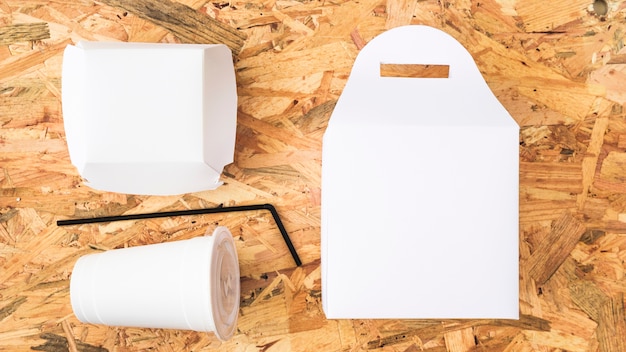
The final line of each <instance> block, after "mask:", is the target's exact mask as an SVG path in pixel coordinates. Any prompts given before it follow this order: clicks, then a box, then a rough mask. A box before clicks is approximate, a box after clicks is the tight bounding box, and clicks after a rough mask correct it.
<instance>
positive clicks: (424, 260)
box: [322, 26, 519, 319]
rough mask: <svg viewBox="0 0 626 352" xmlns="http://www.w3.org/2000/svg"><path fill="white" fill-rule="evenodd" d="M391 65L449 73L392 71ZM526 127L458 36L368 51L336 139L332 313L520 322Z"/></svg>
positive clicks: (326, 152)
mask: <svg viewBox="0 0 626 352" xmlns="http://www.w3.org/2000/svg"><path fill="white" fill-rule="evenodd" d="M381 64H423V65H448V66H449V76H448V78H399V77H381V76H380V65H381ZM518 133H519V127H518V125H517V124H516V123H515V121H514V120H513V119H512V118H511V117H510V115H509V114H508V113H507V111H506V110H505V109H504V108H503V107H502V105H501V104H500V103H499V102H498V100H497V99H496V98H495V96H494V95H493V93H492V92H491V91H490V89H489V87H488V86H487V84H486V83H485V81H484V80H483V78H482V76H481V74H480V72H479V70H478V68H477V67H476V65H475V63H474V61H473V59H472V57H471V55H470V54H469V53H468V52H467V50H465V48H464V47H463V46H462V45H461V44H459V43H458V42H457V41H456V40H455V39H454V38H452V37H451V36H449V35H448V34H446V33H444V32H442V31H440V30H437V29H434V28H430V27H426V26H406V27H400V28H396V29H392V30H390V31H388V32H385V33H383V34H381V35H380V36H378V37H376V38H375V39H373V40H372V41H371V42H370V43H368V44H367V45H366V46H365V48H363V50H362V51H361V52H360V54H359V56H358V57H357V59H356V61H355V63H354V67H353V69H352V73H351V75H350V78H349V80H348V83H347V84H346V87H345V89H344V91H343V93H342V95H341V97H340V98H339V101H338V103H337V105H336V107H335V110H334V112H333V114H332V116H331V118H330V122H329V125H328V129H327V130H326V133H325V135H324V144H323V156H322V272H323V274H322V300H323V308H324V311H325V313H326V316H327V317H328V318H329V319H335V318H394V319H402V318H441V319H443V318H512V319H516V318H518V280H519V278H518V172H519V171H518V170H519V167H518V162H519V137H518Z"/></svg>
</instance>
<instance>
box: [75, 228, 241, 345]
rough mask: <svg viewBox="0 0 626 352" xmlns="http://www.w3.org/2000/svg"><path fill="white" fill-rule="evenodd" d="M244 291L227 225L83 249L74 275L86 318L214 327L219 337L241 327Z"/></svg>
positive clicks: (78, 306)
mask: <svg viewBox="0 0 626 352" xmlns="http://www.w3.org/2000/svg"><path fill="white" fill-rule="evenodd" d="M239 297H240V282H239V263H238V260H237V252H236V250H235V245H234V243H233V238H232V235H231V233H230V231H228V229H227V228H226V227H223V226H220V227H218V228H216V229H215V230H214V231H213V234H212V235H211V236H204V237H196V238H192V239H188V240H182V241H174V242H166V243H160V244H152V245H146V246H138V247H129V248H123V249H114V250H109V251H106V252H102V253H97V254H89V255H86V256H83V257H81V258H79V259H78V261H77V262H76V264H75V265H74V270H73V271H72V277H71V280H70V298H71V302H72V310H73V311H74V314H75V315H76V317H77V318H78V319H79V320H80V321H82V322H85V323H92V324H105V325H112V326H130V327H142V328H165V329H182V330H195V331H202V332H213V333H215V335H216V336H217V337H218V338H219V339H221V340H227V339H229V338H230V337H232V335H233V333H234V332H235V330H236V328H237V317H238V314H239Z"/></svg>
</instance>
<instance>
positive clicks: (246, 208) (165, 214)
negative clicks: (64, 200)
mask: <svg viewBox="0 0 626 352" xmlns="http://www.w3.org/2000/svg"><path fill="white" fill-rule="evenodd" d="M252 210H268V211H269V212H270V213H271V214H272V218H274V222H275V223H276V226H277V227H278V230H279V231H280V234H281V235H282V236H283V240H285V244H286V245H287V248H289V253H291V256H292V257H293V260H294V261H295V262H296V265H297V266H301V265H302V261H301V260H300V257H299V256H298V253H297V252H296V249H295V248H294V246H293V243H292V242H291V238H289V234H288V233H287V230H285V226H284V225H283V222H282V221H281V220H280V217H279V216H278V212H277V211H276V208H275V207H274V206H273V205H271V204H255V205H237V206H232V207H224V206H219V207H217V208H203V209H189V210H175V211H165V212H156V213H143V214H128V215H114V216H101V217H96V218H84V219H68V220H58V221H57V226H69V225H82V224H94V223H101V222H110V221H124V220H142V219H154V218H166V217H170V216H188V215H200V214H215V213H228V212H239V211H252Z"/></svg>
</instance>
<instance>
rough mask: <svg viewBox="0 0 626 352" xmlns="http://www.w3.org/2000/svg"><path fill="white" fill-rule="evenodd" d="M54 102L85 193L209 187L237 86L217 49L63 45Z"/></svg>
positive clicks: (229, 134) (229, 133)
mask: <svg viewBox="0 0 626 352" xmlns="http://www.w3.org/2000/svg"><path fill="white" fill-rule="evenodd" d="M62 100H63V119H64V125H65V132H66V137H67V143H68V148H69V152H70V159H71V161H72V164H73V165H75V166H76V168H77V169H78V171H79V173H80V175H81V176H82V177H83V178H84V179H85V181H86V183H87V185H89V186H90V187H92V188H94V189H98V190H104V191H112V192H119V193H129V194H153V195H171V194H182V193H190V192H196V191H204V190H210V189H214V188H216V187H218V186H219V185H220V184H221V182H220V180H219V178H220V175H221V172H222V171H223V168H224V166H225V165H226V164H229V163H231V162H232V161H233V154H234V146H235V129H236V124H237V91H236V82H235V73H234V67H233V62H232V55H231V51H230V50H229V49H228V47H226V46H225V45H221V44H216V45H199V44H198V45H195V44H148V43H124V42H116V43H114V42H79V43H78V44H77V45H76V46H72V45H69V46H67V48H66V49H65V53H64V57H63V74H62Z"/></svg>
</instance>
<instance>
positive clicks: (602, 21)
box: [0, 0, 626, 352]
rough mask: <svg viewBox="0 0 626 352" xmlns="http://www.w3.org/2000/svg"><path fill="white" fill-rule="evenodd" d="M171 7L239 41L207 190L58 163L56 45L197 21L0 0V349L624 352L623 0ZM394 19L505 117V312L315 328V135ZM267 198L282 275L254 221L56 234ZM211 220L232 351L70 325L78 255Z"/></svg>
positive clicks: (185, 230) (164, 333)
mask: <svg viewBox="0 0 626 352" xmlns="http://www.w3.org/2000/svg"><path fill="white" fill-rule="evenodd" d="M180 2H181V3H184V4H185V5H186V6H188V7H190V8H192V9H194V10H196V11H197V12H198V13H199V14H202V15H203V16H208V17H211V18H214V19H216V20H217V21H219V22H221V23H223V24H226V25H228V26H229V27H230V28H234V29H236V30H237V31H238V32H241V33H243V34H245V38H246V39H245V40H244V41H243V47H242V48H241V51H240V53H239V54H238V55H237V56H236V57H235V60H236V70H237V80H238V92H239V114H238V133H237V148H236V161H235V163H233V164H232V165H229V166H228V167H227V168H226V171H225V172H224V175H223V180H224V181H225V185H224V186H222V187H220V188H219V189H218V190H216V191H210V192H201V193H195V194H187V195H183V196H172V197H147V196H130V195H121V194H113V193H106V192H98V191H94V190H92V189H90V188H88V187H86V186H84V185H83V183H82V181H81V179H80V177H79V175H78V174H77V171H76V170H75V169H74V168H73V167H72V165H71V164H70V160H69V156H68V151H67V146H66V142H65V136H64V130H63V116H62V112H61V95H60V92H61V86H60V78H61V69H60V68H61V62H62V51H63V49H64V48H65V46H66V45H67V44H70V43H75V42H77V41H78V40H81V39H85V40H120V41H144V42H188V41H190V40H193V38H196V37H194V33H195V32H194V31H198V33H199V32H201V31H202V32H203V33H205V34H206V28H193V27H191V28H189V27H185V28H178V27H172V25H171V22H174V23H177V22H176V21H172V20H171V18H169V17H176V16H179V14H177V13H172V14H170V16H166V17H165V19H161V20H156V19H153V20H150V18H149V16H147V15H146V14H145V13H143V14H142V13H133V12H131V11H129V10H127V9H123V8H118V7H112V6H114V5H115V4H116V3H121V2H117V1H113V0H107V1H104V2H93V1H89V0H81V1H39V0H37V1H35V0H33V1H30V0H0V102H1V103H0V168H1V171H2V172H0V187H1V190H0V266H1V268H2V269H1V270H0V350H3V351H20V350H31V349H35V350H44V351H67V350H68V349H69V350H71V351H105V350H108V351H139V350H164V351H181V350H188V351H200V350H213V349H220V350H224V351H288V350H293V351H306V350H316V351H344V350H346V351H348V350H353V351H359V350H366V349H372V350H381V351H603V352H604V351H625V350H626V345H625V342H624V341H625V340H626V338H625V336H624V334H625V332H626V322H625V321H624V291H626V281H624V271H625V265H624V260H625V259H626V236H625V234H626V176H624V175H625V167H626V122H625V120H624V117H625V113H624V110H623V104H624V103H625V102H626V84H625V83H624V82H625V80H624V77H626V65H625V64H626V49H623V36H624V31H625V30H626V28H625V27H626V25H625V24H624V17H625V15H626V11H625V10H624V3H623V2H621V1H608V3H607V2H604V1H600V2H596V4H595V5H594V4H592V1H591V0H584V1H578V0H577V1H571V0H568V1H565V0H558V1H551V2H546V1H537V0H528V1H516V0H510V1H504V0H499V1H498V0H485V1H480V2H477V1H474V2H471V1H463V0H451V1H431V0H426V1H409V0H388V1H385V0H361V1H359V2H351V1H342V0H340V1H275V0H268V1H246V0H243V1H238V0H235V1H231V2H206V1H202V0H184V1H183V0H181V1H180ZM142 3H150V1H142ZM138 6H139V5H138ZM135 10H136V9H135ZM192 17H193V18H196V17H195V16H192ZM168 21H169V22H168ZM179 23H181V24H179V25H180V26H185V25H189V24H185V23H186V22H184V21H181V22H179ZM410 23H412V24H427V25H431V26H434V27H437V28H441V29H443V30H444V31H446V32H447V33H449V34H451V35H452V36H454V37H455V38H456V39H458V40H459V41H460V42H461V43H462V44H463V45H464V46H465V47H466V48H468V50H469V51H470V52H471V53H472V55H473V56H474V58H475V60H476V62H477V64H478V66H479V68H480V70H481V72H482V73H483V75H484V77H485V79H486V81H487V82H488V84H489V85H490V87H491V88H492V90H493V91H494V93H495V94H496V96H497V97H498V98H499V99H500V101H501V102H502V103H503V104H504V106H505V107H506V108H507V109H508V110H509V112H510V113H511V115H512V116H513V117H514V118H515V120H516V121H517V122H518V123H519V124H520V127H521V133H520V158H521V165H520V268H521V273H520V274H521V275H520V311H521V319H520V320H519V321H489V320H469V321H465V320H462V321H453V320H447V321H419V320H401V321H394V320H380V321H379V320H371V321H370V320H355V321H351V320H335V321H328V320H326V319H325V318H324V315H323V312H322V310H321V304H320V292H321V290H320V260H319V258H320V248H319V244H320V166H321V160H320V157H321V152H320V151H321V138H322V134H323V132H324V129H325V127H326V124H327V122H328V118H329V116H330V113H331V111H332V109H333V106H334V104H335V102H336V100H337V98H338V97H339V95H340V94H341V91H342V88H343V86H344V85H345V83H346V79H347V77H348V74H349V72H350V69H351V66H352V63H353V61H354V59H355V57H356V55H357V54H358V52H359V49H360V48H362V46H363V45H364V44H365V43H367V42H368V41H369V40H371V39H372V38H373V37H374V36H375V35H377V34H379V33H382V32H383V31H384V30H385V29H387V28H393V27H396V26H399V25H405V24H410ZM191 25H192V26H193V23H192V24H191ZM190 31H191V32H190ZM208 35H209V36H210V35H211V33H209V34H208ZM190 38H191V39H190ZM198 38H205V37H198ZM236 40H238V39H237V37H236V36H235V41H236ZM120 84H123V77H120ZM442 99H443V103H448V102H447V101H445V97H442ZM442 143H445V141H442ZM436 147H437V146H433V148H436ZM468 157H470V158H471V155H468ZM390 182H393V179H391V180H390ZM407 186H409V185H407ZM266 202H269V203H272V204H275V205H276V207H277V209H278V211H279V213H280V214H281V217H282V219H283V221H284V223H285V226H286V227H287V230H288V231H289V233H290V234H291V236H292V239H293V241H294V245H295V247H296V248H297V250H298V251H299V253H300V255H301V257H302V259H303V261H304V263H305V265H304V266H303V267H301V268H297V269H295V268H294V265H293V263H292V260H291V258H290V257H289V253H288V251H287V249H286V248H285V245H284V243H283V242H282V240H281V238H280V236H279V234H278V231H277V229H276V228H275V226H274V224H273V222H272V221H271V218H270V217H269V216H268V215H267V214H265V213H255V212H250V213H244V214H219V215H206V216H198V217H194V218H168V219H158V220H150V221H131V222H119V223H109V224H101V225H82V226H74V227H67V228H66V227H63V228H60V227H57V226H56V220H59V219H66V218H77V217H87V216H96V215H116V214H124V213H138V212H148V211H162V210H182V209H188V208H200V207H211V206H217V205H219V204H224V205H242V204H257V203H266ZM367 216H375V215H374V214H364V218H367ZM450 217H451V219H452V218H453V214H450ZM216 224H220V225H225V226H228V227H229V228H230V229H231V230H232V232H233V234H234V236H235V237H236V242H237V249H238V252H239V255H240V259H241V270H242V276H243V277H242V300H241V312H240V317H239V324H238V331H237V333H236V334H235V336H234V337H233V339H231V340H230V341H228V342H220V341H218V340H217V339H216V338H215V337H214V336H213V335H211V334H201V333H194V332H185V331H171V330H159V329H153V330H150V329H136V328H109V327H104V326H95V325H87V324H82V323H80V322H79V321H78V320H77V319H76V318H75V317H74V316H73V314H72V310H71V307H70V305H69V290H68V285H69V277H70V274H71V269H72V266H73V264H74V262H75V261H76V259H77V258H78V257H79V256H81V255H84V254H87V253H93V252H96V251H101V250H106V249H110V248H120V247H126V246H135V245H141V244H148V243H158V242H163V241H171V240H177V239H184V238H190V237H193V236H199V235H202V234H203V233H204V231H205V230H206V229H207V228H210V227H212V226H215V225H216ZM485 245H487V246H488V245H489V244H485ZM477 275H478V276H477V278H476V280H480V275H489V273H477ZM424 288H425V289H431V288H429V287H428V284H427V283H425V286H424Z"/></svg>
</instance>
